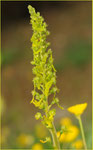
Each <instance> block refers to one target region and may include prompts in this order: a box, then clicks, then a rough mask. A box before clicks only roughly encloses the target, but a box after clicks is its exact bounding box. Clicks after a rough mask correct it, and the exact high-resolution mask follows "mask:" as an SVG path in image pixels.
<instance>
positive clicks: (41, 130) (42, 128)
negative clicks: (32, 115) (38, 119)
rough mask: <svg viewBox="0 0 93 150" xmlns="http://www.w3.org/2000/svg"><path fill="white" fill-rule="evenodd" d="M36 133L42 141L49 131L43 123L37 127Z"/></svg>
mask: <svg viewBox="0 0 93 150" xmlns="http://www.w3.org/2000/svg"><path fill="white" fill-rule="evenodd" d="M35 132H36V135H37V137H39V138H40V139H42V138H44V137H46V136H47V129H46V128H45V126H44V125H42V124H41V123H40V124H37V125H36V127H35Z"/></svg>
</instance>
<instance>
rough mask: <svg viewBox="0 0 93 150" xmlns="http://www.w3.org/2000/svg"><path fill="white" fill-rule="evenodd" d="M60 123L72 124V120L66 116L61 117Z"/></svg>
mask: <svg viewBox="0 0 93 150" xmlns="http://www.w3.org/2000/svg"><path fill="white" fill-rule="evenodd" d="M60 124H61V125H62V126H63V125H64V126H69V125H71V124H72V122H71V119H70V118H68V117H65V118H62V119H61V120H60Z"/></svg>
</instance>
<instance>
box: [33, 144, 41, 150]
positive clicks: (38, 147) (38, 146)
mask: <svg viewBox="0 0 93 150" xmlns="http://www.w3.org/2000/svg"><path fill="white" fill-rule="evenodd" d="M32 150H43V146H42V144H40V143H37V144H34V145H33V146H32Z"/></svg>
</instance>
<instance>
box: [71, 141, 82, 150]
mask: <svg viewBox="0 0 93 150" xmlns="http://www.w3.org/2000/svg"><path fill="white" fill-rule="evenodd" d="M72 146H73V147H74V148H76V149H81V148H83V141H82V140H78V141H76V142H74V143H73V144H72Z"/></svg>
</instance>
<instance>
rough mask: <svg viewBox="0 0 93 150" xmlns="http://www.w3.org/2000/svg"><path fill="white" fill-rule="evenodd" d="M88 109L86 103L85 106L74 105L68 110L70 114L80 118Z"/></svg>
mask: <svg viewBox="0 0 93 150" xmlns="http://www.w3.org/2000/svg"><path fill="white" fill-rule="evenodd" d="M86 107H87V103H84V104H78V105H74V106H72V107H69V108H68V109H67V110H68V111H69V112H70V113H73V114H74V115H76V116H79V115H81V114H82V113H83V112H84V110H85V109H86Z"/></svg>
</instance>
